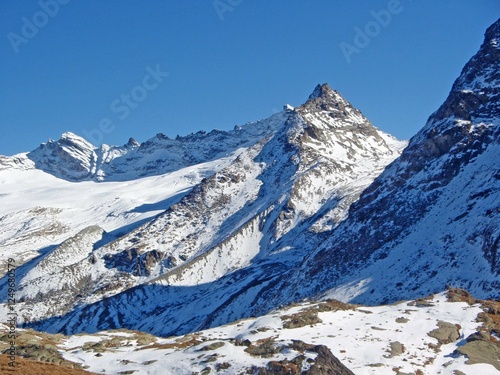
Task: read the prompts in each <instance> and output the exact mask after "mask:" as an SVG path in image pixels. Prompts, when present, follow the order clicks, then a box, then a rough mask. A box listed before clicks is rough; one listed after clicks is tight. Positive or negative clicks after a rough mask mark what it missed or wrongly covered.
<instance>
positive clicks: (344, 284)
mask: <svg viewBox="0 0 500 375" xmlns="http://www.w3.org/2000/svg"><path fill="white" fill-rule="evenodd" d="M499 41H500V20H499V21H497V22H496V23H495V24H493V25H492V26H491V27H490V28H489V29H488V30H487V32H486V34H485V41H484V43H483V44H482V46H481V47H480V49H479V51H478V53H477V54H476V55H475V56H474V57H473V58H472V59H471V60H470V61H469V62H468V63H467V64H466V66H465V67H464V69H463V71H462V73H461V75H460V77H459V78H458V79H457V80H456V82H455V84H454V85H453V87H452V90H451V92H450V95H449V97H448V98H447V100H446V101H445V103H444V104H443V105H442V106H441V107H440V108H439V109H438V110H437V111H436V112H435V113H434V114H433V115H431V116H430V118H429V120H428V122H427V124H426V125H425V126H424V127H423V129H422V130H421V131H420V132H419V133H418V134H417V135H415V136H414V137H413V138H412V139H411V140H410V142H409V144H408V145H407V143H406V142H401V141H398V140H396V139H394V138H393V137H391V136H389V135H387V134H385V133H383V132H382V131H380V130H378V129H377V128H375V127H374V126H373V125H372V124H371V123H370V122H369V120H368V119H366V118H365V117H364V116H363V115H362V113H361V112H360V111H359V110H357V109H355V108H354V107H353V106H352V105H351V104H350V103H349V102H347V101H346V100H345V99H344V98H343V97H342V96H341V95H340V94H339V93H338V92H336V91H334V90H332V89H331V88H330V87H329V86H328V85H327V84H323V85H318V86H317V87H316V88H315V89H314V92H313V93H312V94H311V95H310V96H309V98H308V100H307V101H306V102H305V103H304V104H303V105H301V106H298V107H296V108H289V107H288V108H286V109H285V110H284V111H283V112H281V113H279V114H276V115H274V116H272V117H271V118H269V119H266V120H262V121H259V122H256V123H249V124H247V125H245V126H242V127H237V128H235V130H233V131H230V132H219V131H213V132H210V133H203V134H202V133H197V134H194V135H191V136H187V137H179V138H177V139H175V140H172V139H168V138H166V137H164V136H157V137H155V138H153V139H152V140H149V141H147V142H145V143H143V144H138V143H137V142H135V141H131V142H129V143H128V144H127V145H125V146H122V147H110V146H102V147H100V148H96V147H94V146H92V145H91V144H89V143H88V142H86V141H85V140H83V139H82V138H79V137H77V136H76V135H73V134H69V133H67V134H65V135H63V137H62V138H61V140H59V141H57V142H53V141H51V142H48V143H46V144H44V145H42V146H40V147H39V148H38V149H36V150H35V151H33V152H31V153H27V154H20V155H16V156H13V157H2V158H0V184H1V185H0V186H1V187H2V194H0V204H1V205H0V207H1V211H0V222H1V223H2V226H3V228H5V229H4V230H3V231H2V232H1V234H0V245H2V246H4V247H5V249H7V252H5V253H3V254H2V256H3V257H4V258H6V257H16V259H20V261H19V263H25V264H24V265H22V266H20V267H19V269H18V273H17V277H18V290H17V294H16V298H17V300H18V304H17V306H16V308H17V309H18V311H19V313H20V316H22V320H23V322H24V323H25V324H26V325H28V326H32V327H35V328H37V329H41V330H45V331H50V332H64V333H71V334H73V333H78V332H82V331H86V332H97V331H100V330H106V329H113V328H129V329H135V330H142V331H146V332H149V333H153V334H157V335H170V334H177V335H178V334H186V333H189V332H194V331H197V330H201V329H207V328H211V327H216V326H219V325H221V324H226V323H229V322H233V321H236V320H238V319H242V318H247V317H250V316H260V315H263V314H267V313H269V312H270V311H272V310H273V309H275V308H277V307H279V306H283V305H287V304H289V303H291V302H297V301H302V300H303V299H317V298H335V299H338V300H342V301H344V302H356V303H363V304H378V303H388V302H394V301H397V300H403V299H409V298H418V297H422V296H425V295H428V294H430V293H437V292H441V291H443V290H444V289H445V287H446V286H447V285H452V286H460V287H464V288H466V289H468V290H470V291H471V292H473V294H475V295H476V296H478V297H479V298H483V299H486V298H496V299H498V298H500V292H499V290H500V260H499V259H500V258H499V247H500V226H499V225H498V223H499V222H500V142H499V141H500V105H499V103H500V73H499V72H500V69H499V68H500V67H499V64H500V51H499V50H500V44H499V43H500V42H499ZM406 146H407V147H406ZM405 147H406V148H405ZM403 149H404V150H403ZM20 187H21V188H20ZM6 288H7V279H6V278H5V277H4V278H3V279H1V280H0V293H2V294H1V295H6V293H5V290H6ZM5 318H6V316H5V313H4V312H0V321H4V320H5Z"/></svg>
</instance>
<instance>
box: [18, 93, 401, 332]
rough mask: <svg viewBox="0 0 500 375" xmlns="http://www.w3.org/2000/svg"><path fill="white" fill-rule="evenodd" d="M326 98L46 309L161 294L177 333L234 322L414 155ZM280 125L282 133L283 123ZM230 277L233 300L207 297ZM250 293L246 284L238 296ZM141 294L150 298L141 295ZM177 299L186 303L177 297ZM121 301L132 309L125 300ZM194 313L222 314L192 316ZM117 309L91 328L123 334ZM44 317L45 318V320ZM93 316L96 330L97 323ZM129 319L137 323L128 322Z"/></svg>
mask: <svg viewBox="0 0 500 375" xmlns="http://www.w3.org/2000/svg"><path fill="white" fill-rule="evenodd" d="M317 91H318V93H317V95H314V96H313V97H312V98H311V99H309V100H308V101H307V102H306V103H305V104H304V105H302V106H299V107H297V108H296V109H294V110H289V111H287V112H286V113H285V114H286V117H285V118H284V120H283V121H282V123H281V126H279V127H278V128H277V129H276V130H275V131H274V132H273V133H272V134H269V135H268V136H266V137H264V138H263V139H261V140H260V141H259V142H257V143H256V144H254V145H252V146H251V147H248V148H247V149H246V150H244V151H242V152H241V153H240V154H239V155H238V156H237V157H236V158H235V159H234V160H233V161H232V162H231V163H230V164H229V165H228V166H227V167H225V168H223V169H221V170H220V171H218V172H216V173H214V174H213V175H211V176H209V177H207V178H205V179H203V180H202V181H201V183H199V184H198V185H196V186H195V187H194V188H193V189H192V190H191V191H190V192H189V193H187V194H186V195H185V196H184V197H183V198H182V199H180V201H179V202H178V203H175V204H173V205H171V206H170V207H169V208H168V209H167V210H166V211H165V212H164V213H162V214H160V215H158V216H157V217H155V218H154V219H153V220H151V221H149V222H147V223H146V224H144V225H142V226H140V227H139V228H137V229H135V230H133V231H131V232H129V233H128V234H126V235H125V236H123V237H121V238H119V239H117V240H115V241H112V242H110V243H108V244H106V245H104V246H101V247H97V248H96V249H94V250H93V251H92V254H91V256H89V257H88V258H87V257H86V258H85V259H81V260H80V261H77V262H75V263H74V264H73V265H72V268H73V271H72V272H74V273H75V274H81V275H87V279H86V281H85V283H86V284H85V285H89V284H88V283H89V282H90V283H91V284H93V287H92V288H82V291H81V292H80V293H78V294H76V295H73V296H70V295H67V293H64V291H61V290H59V291H48V290H43V291H39V298H44V297H46V296H48V295H51V296H54V298H59V295H61V294H64V300H65V306H68V307H66V309H67V310H68V312H69V310H70V307H69V306H71V305H73V306H76V305H79V306H81V307H82V308H84V309H86V308H89V309H94V308H98V309H99V310H100V309H101V307H97V304H99V303H101V302H100V301H101V300H102V299H103V298H108V297H112V296H114V295H117V296H118V295H119V294H120V293H130V295H129V296H128V297H126V299H127V300H130V298H135V297H133V295H134V296H135V295H136V293H140V294H142V293H143V291H144V292H145V293H146V294H148V295H150V291H152V290H156V288H158V290H163V291H164V292H165V294H164V296H163V297H166V298H168V300H169V301H170V302H169V303H170V304H171V305H172V307H173V306H176V307H175V308H173V309H166V310H164V311H163V312H162V314H168V315H170V314H174V315H175V317H173V319H174V320H173V322H174V321H175V322H176V323H173V324H169V325H168V328H169V329H172V330H174V331H175V330H176V329H183V330H184V329H194V328H195V327H196V326H197V325H200V324H202V325H203V326H206V325H212V324H215V319H216V315H212V313H214V311H219V312H220V313H221V314H224V313H223V311H224V310H225V309H226V306H227V307H228V308H229V309H231V310H232V309H234V306H233V303H234V302H235V298H239V296H238V294H239V293H240V292H243V293H245V292H246V291H247V290H248V291H250V290H251V288H252V285H257V286H260V285H262V284H261V281H259V280H260V279H261V278H262V280H266V279H267V280H269V279H270V278H274V277H275V275H277V274H279V273H280V272H282V271H283V269H284V268H286V267H291V266H292V265H296V264H298V262H300V261H302V259H303V257H304V256H305V254H307V253H308V252H309V251H310V250H311V249H313V248H315V247H317V245H319V244H320V243H321V241H323V240H324V238H325V235H327V234H328V232H329V231H330V230H331V229H332V228H334V227H335V226H337V225H338V224H339V223H340V222H341V221H342V220H343V219H344V218H345V215H346V212H347V209H348V207H349V205H350V204H351V203H352V202H353V201H355V200H356V199H357V198H358V196H359V194H360V193H361V191H362V190H363V189H364V188H365V187H366V186H367V185H368V184H369V183H370V182H371V181H372V180H373V179H374V178H375V177H376V176H377V175H378V174H379V173H380V172H381V171H382V170H383V169H384V167H385V166H386V165H387V164H388V163H390V162H391V161H392V160H394V158H396V157H397V156H398V155H399V154H400V152H401V150H402V148H403V147H404V146H405V145H406V142H401V141H398V140H396V139H395V138H393V137H391V136H389V135H387V134H385V133H383V132H381V131H380V130H378V129H376V128H375V127H373V125H371V123H370V122H369V121H368V119H366V118H365V117H364V116H363V115H362V114H361V112H359V111H358V110H356V109H355V108H354V107H353V106H352V105H351V104H350V103H348V102H347V101H346V100H345V99H344V98H342V97H341V96H340V94H339V93H337V92H335V91H333V90H332V89H331V88H330V87H329V86H328V85H326V84H324V85H319V86H318V87H317V88H316V90H315V92H317ZM269 122H270V123H272V124H274V125H276V122H277V118H274V119H272V120H268V123H269ZM274 125H273V126H274ZM236 131H239V130H236ZM241 131H242V130H241ZM231 134H232V133H231ZM220 136H221V137H223V138H224V139H226V138H228V137H229V135H228V134H226V133H221V134H220ZM231 136H234V134H233V135H231ZM229 138H230V137H229ZM183 141H185V140H183ZM199 141H201V139H200V140H199ZM141 147H142V145H141ZM198 147H200V146H198ZM35 268H36V267H35ZM235 271H236V272H235ZM31 272H36V271H35V270H33V271H30V273H31ZM268 272H269V273H268ZM226 275H227V276H228V278H234V280H235V281H234V282H230V283H228V284H226V282H225V281H221V282H222V283H223V284H225V285H231V284H233V285H234V286H235V287H236V288H235V289H234V290H232V291H231V292H223V295H221V296H219V297H214V296H210V293H207V292H205V291H204V288H205V287H204V286H203V285H207V287H208V285H209V284H208V283H212V282H217V281H218V280H221V278H223V277H225V276H226ZM243 280H244V281H243ZM241 281H243V283H244V284H240V285H239V287H238V283H239V282H241ZM264 282H265V281H264ZM133 286H139V287H140V288H139V289H130V288H131V287H133ZM179 287H190V288H192V289H193V291H194V293H192V292H190V291H189V289H183V290H184V291H185V292H186V293H188V296H186V295H184V293H183V292H181V293H180V294H179V293H176V292H175V288H179ZM142 288H144V289H142ZM223 288H224V287H223ZM231 289H232V288H231ZM211 290H213V291H216V290H220V291H222V289H219V288H218V287H216V288H214V289H211ZM171 292H172V293H174V294H175V295H176V297H175V298H171V297H167V296H169V295H170V293H171ZM198 292H201V294H202V295H203V297H201V296H200V295H199V294H198ZM217 293H218V292H217ZM153 294H156V291H155V292H153ZM123 297H125V295H123ZM151 297H152V295H151ZM163 297H160V298H157V297H152V298H153V299H156V300H157V301H160V300H162V299H163ZM242 297H243V296H242ZM117 298H118V299H117V300H116V301H119V302H118V304H121V303H122V301H121V297H117ZM186 298H188V300H186ZM204 298H206V301H205V302H202V299H204ZM93 303H97V304H93ZM102 303H104V302H102ZM190 303H195V304H198V303H202V304H203V305H204V306H205V308H204V309H207V308H208V309H212V310H209V311H206V312H205V313H202V311H203V309H201V310H200V309H193V310H191V309H192V307H188V306H189V304H190ZM245 303H246V304H249V303H251V301H250V300H247V301H246V302H245ZM91 304H92V305H91ZM226 304H227V305H226ZM86 305H88V306H87V307H85V306H86ZM23 307H24V306H23ZM115 307H116V305H115V304H114V302H111V303H110V301H109V300H106V303H105V305H103V306H102V308H103V309H104V310H105V311H106V312H105V313H104V314H103V313H99V315H100V318H99V319H98V321H97V322H95V320H94V318H92V320H94V323H96V324H97V325H98V326H99V327H101V328H104V327H105V326H107V325H108V324H112V325H115V324H121V323H118V321H116V320H115V319H114V318H110V319H107V318H105V315H108V314H109V317H111V315H114V314H115V313H116V312H115V311H114V309H115ZM151 307H152V306H151ZM25 308H26V316H27V317H28V316H29V320H31V321H33V320H40V319H43V318H48V317H50V315H48V314H46V313H45V312H43V314H44V315H43V316H42V315H40V316H34V315H32V314H33V313H32V312H31V310H30V309H29V305H26V306H25ZM146 308H147V309H149V308H150V307H149V306H148V307H146ZM184 308H187V309H189V310H191V311H199V315H198V316H197V317H195V318H193V317H189V316H188V315H186V314H183V313H180V314H179V313H178V311H179V310H178V309H181V310H182V309H184ZM153 309H154V310H156V309H157V306H155V307H153ZM120 310H121V309H120ZM36 311H37V312H34V314H35V315H36V314H38V311H40V310H36ZM175 311H177V312H175ZM248 312H250V311H249V310H248ZM79 313H80V312H79ZM79 313H78V314H79ZM226 313H227V312H226ZM83 314H84V315H85V317H86V318H85V319H87V318H90V317H91V316H92V315H93V314H94V313H88V312H83ZM148 314H149V312H148ZM231 314H232V313H231ZM134 315H135V314H134ZM218 315H219V313H217V316H218ZM119 316H123V317H124V318H125V319H128V318H127V317H126V316H125V314H123V315H122V314H121V313H119ZM185 318H188V319H189V320H190V321H191V322H190V323H189V324H188V323H187V322H185V321H184V319H185ZM71 319H72V318H71ZM78 319H79V318H76V320H78ZM226 319H228V318H224V320H226ZM76 320H75V322H76ZM226 321H227V320H226ZM94 323H92V324H94ZM50 324H51V323H50ZM65 326H66V327H65V330H67V332H71V331H72V330H73V329H78V330H80V329H82V328H83V327H84V325H82V322H80V323H78V324H77V325H73V324H70V325H66V324H65Z"/></svg>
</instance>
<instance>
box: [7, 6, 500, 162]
mask: <svg viewBox="0 0 500 375" xmlns="http://www.w3.org/2000/svg"><path fill="white" fill-rule="evenodd" d="M56 1H58V2H56ZM49 13H50V14H49ZM499 15H500V2H499V1H498V0H482V1H478V0H461V1H453V2H451V1H430V0H420V1H415V0H414V1H411V0H400V1H398V0H381V1H379V0H374V1H369V2H368V1H361V0H357V1H356V0H354V1H353V0H349V1H347V0H346V1H333V0H332V1H327V0H314V1H299V0H287V1H285V0H281V1H278V0H276V1H266V0H243V1H241V0H215V1H214V0H207V1H161V0H144V1H138V0H137V1H132V0H128V1H125V0H123V1H120V0H108V1H96V0H86V1H83V0H41V1H2V2H0V35H2V38H1V43H0V74H1V76H0V79H1V83H2V90H1V94H0V100H1V101H0V103H1V105H0V126H1V128H2V130H3V134H4V135H3V136H2V137H0V154H3V155H12V154H15V153H18V152H23V151H29V150H32V149H34V148H35V147H37V146H38V144H40V143H41V142H45V141H46V140H48V139H49V138H52V139H58V138H59V137H60V135H61V134H62V133H64V132H66V131H72V132H74V133H77V134H80V135H85V134H87V138H89V140H91V141H93V142H94V143H98V141H102V142H104V143H108V144H116V145H121V144H124V143H126V142H127V140H128V138H129V137H134V138H136V139H137V140H138V141H141V142H142V141H145V140H147V139H148V138H150V137H152V136H154V135H155V134H157V133H159V132H162V133H165V134H166V135H168V136H170V137H175V136H176V135H178V134H179V135H186V134H189V133H191V132H196V131H198V130H210V129H214V128H217V129H223V130H228V129H231V128H233V127H234V125H236V124H244V123H246V122H248V121H254V120H258V119H261V118H265V117H268V116H270V115H271V114H272V113H273V112H275V111H277V110H279V109H281V108H282V106H283V105H284V104H286V103H290V104H292V105H294V106H295V105H299V104H301V103H303V102H304V101H305V100H306V99H307V96H308V95H309V94H310V93H311V92H312V90H313V89H314V86H315V85H316V84H317V83H324V82H328V83H329V84H330V86H331V87H332V88H334V89H337V90H338V91H340V93H341V94H342V95H343V96H344V97H345V98H346V99H347V100H349V101H350V102H351V103H352V104H353V105H354V106H356V107H357V108H359V109H360V110H361V111H362V112H363V113H364V114H365V115H366V116H367V117H368V118H369V119H370V120H371V121H372V122H373V123H374V124H375V125H376V126H377V127H379V128H381V129H382V130H384V131H386V132H389V133H391V134H393V135H394V136H396V137H398V138H401V139H408V138H410V137H411V136H412V135H414V134H415V133H416V132H417V131H418V130H419V129H420V128H421V127H422V126H423V125H424V124H425V121H426V119H427V117H428V116H429V115H430V114H431V113H432V112H433V111H435V110H436V109H437V108H438V107H439V105H440V104H441V103H442V102H443V100H444V99H445V98H446V96H447V94H448V92H449V90H450V88H451V85H452V83H453V81H454V80H455V78H456V77H457V76H458V74H459V73H460V70H461V69H462V67H463V65H464V64H465V63H466V62H467V61H468V59H469V58H470V57H471V56H472V55H473V54H474V53H475V52H476V51H477V49H478V48H479V46H480V44H481V42H482V39H483V35H484V31H485V30H486V28H487V27H488V26H489V25H490V24H492V23H493V22H494V21H495V20H496V19H497V18H498V16H499ZM377 18H378V20H377ZM389 18H390V19H389ZM37 25H38V26H37ZM360 31H361V32H362V33H365V34H366V33H368V34H370V35H371V36H370V35H367V36H364V37H363V36H360ZM342 46H343V47H342ZM346 46H351V47H352V48H353V49H349V48H350V47H346ZM346 51H347V52H346ZM353 51H355V52H353ZM346 57H347V58H346ZM349 60H350V61H349ZM167 73H168V76H167ZM99 127H101V128H99Z"/></svg>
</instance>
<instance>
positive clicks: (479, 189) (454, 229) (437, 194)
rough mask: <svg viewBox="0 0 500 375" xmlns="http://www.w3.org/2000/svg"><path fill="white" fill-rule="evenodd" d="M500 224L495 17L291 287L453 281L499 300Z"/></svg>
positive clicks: (364, 287) (382, 294) (363, 297)
mask: <svg viewBox="0 0 500 375" xmlns="http://www.w3.org/2000/svg"><path fill="white" fill-rule="evenodd" d="M499 223H500V21H497V22H496V23H495V24H493V25H492V26H491V27H490V28H489V29H488V30H487V31H486V34H485V39H484V42H483V44H482V45H481V48H480V49H479V51H478V53H477V54H476V55H475V56H474V57H472V58H471V59H470V61H469V62H468V63H467V64H466V65H465V67H464V68H463V70H462V73H461V74H460V76H459V78H458V79H457V80H456V81H455V83H454V85H453V87H452V89H451V92H450V94H449V96H448V98H447V99H446V101H445V102H444V104H443V105H442V106H441V107H440V108H439V109H438V110H437V111H436V112H435V113H434V114H432V115H431V116H430V118H429V120H428V122H427V124H426V125H425V126H424V128H423V129H422V130H421V131H420V132H419V133H418V134H416V135H415V136H414V137H413V138H412V139H411V140H410V142H409V144H408V147H407V148H406V149H405V150H404V152H403V153H402V155H401V156H400V157H399V158H398V159H397V160H396V161H394V162H393V163H392V164H391V165H390V166H388V167H387V168H386V170H385V171H384V172H383V173H382V174H381V175H380V176H379V177H378V178H377V179H376V180H375V181H374V183H373V184H372V185H371V186H370V187H369V188H368V189H366V190H365V191H364V192H363V194H362V195H361V197H360V199H359V200H358V201H357V202H356V203H354V204H353V205H352V206H351V207H350V209H349V217H348V219H347V220H345V221H344V222H342V223H341V224H340V226H339V227H338V228H337V230H336V231H334V232H333V235H332V236H331V237H330V238H329V239H328V240H327V241H325V243H324V244H323V245H322V246H321V247H320V248H318V249H317V250H316V251H314V252H313V253H311V254H309V255H308V257H307V259H306V260H305V261H304V263H303V264H302V265H301V267H300V268H298V269H297V270H296V271H295V272H294V276H293V277H288V278H287V281H285V284H287V285H288V287H289V288H290V289H288V288H287V290H288V293H291V294H295V295H296V297H295V298H299V296H301V297H306V296H309V295H311V294H315V293H318V292H325V291H327V290H329V291H328V294H329V295H330V296H336V297H338V298H340V297H341V298H342V299H348V300H350V301H363V302H364V303H381V302H388V301H394V300H397V299H402V298H408V297H415V296H418V295H425V294H428V293H430V292H434V291H436V290H439V289H442V288H444V286H445V285H447V284H450V285H460V286H462V287H465V288H467V289H468V290H470V291H471V292H473V293H475V294H476V295H478V296H484V297H492V298H497V299H498V298H500V257H499V256H500V225H499ZM312 280H313V281H314V282H311V281H312Z"/></svg>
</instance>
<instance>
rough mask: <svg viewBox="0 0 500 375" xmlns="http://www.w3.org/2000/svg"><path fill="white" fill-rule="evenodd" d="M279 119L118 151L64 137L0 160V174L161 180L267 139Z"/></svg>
mask: <svg viewBox="0 0 500 375" xmlns="http://www.w3.org/2000/svg"><path fill="white" fill-rule="evenodd" d="M284 116H285V114H284V113H278V114H275V115H273V116H271V117H270V118H269V119H266V120H263V121H257V122H254V123H250V124H247V125H246V126H244V127H240V126H237V127H235V129H234V130H231V131H220V130H213V131H211V132H209V133H207V132H204V131H200V132H197V133H194V134H190V135H187V136H184V137H179V136H178V137H177V138H175V139H171V138H169V137H167V136H166V135H164V134H161V133H160V134H157V135H156V136H155V137H153V138H151V139H149V140H148V141H146V142H144V143H139V142H137V141H136V140H135V139H133V138H131V139H130V140H129V141H128V143H127V144H125V145H124V146H118V147H117V146H108V145H102V146H99V147H97V146H94V145H93V144H91V143H90V142H88V141H86V140H85V139H83V138H82V137H79V136H78V135H75V134H73V133H69V132H68V133H64V134H63V135H62V136H61V139H59V140H58V141H53V140H49V141H48V142H47V143H43V144H41V145H40V146H39V147H38V148H37V149H35V150H33V151H32V152H29V153H27V154H20V155H15V156H12V157H5V156H0V170H2V169H6V168H15V169H21V170H25V169H33V168H36V169H40V170H43V171H45V172H47V173H50V174H52V175H54V176H56V177H59V178H62V179H65V180H68V181H85V180H95V181H126V180H132V179H136V178H140V177H145V176H155V175H161V174H164V173H168V172H172V171H175V170H178V169H180V168H182V167H186V166H190V165H194V164H198V163H203V162H206V161H209V160H214V159H218V158H220V157H222V156H225V155H227V154H230V153H232V152H235V151H236V150H237V149H238V148H241V147H249V146H251V145H253V144H255V143H257V142H258V141H260V140H261V139H262V138H264V137H266V136H268V135H270V134H272V133H273V132H274V131H275V130H276V129H277V127H279V126H280V125H282V123H283V121H284ZM235 157H236V155H235Z"/></svg>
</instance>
